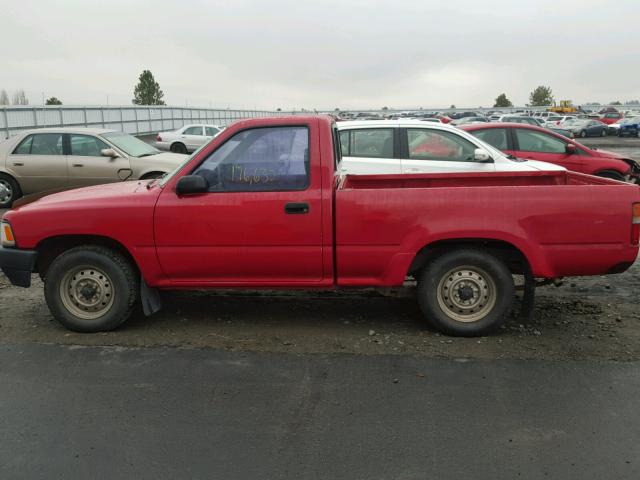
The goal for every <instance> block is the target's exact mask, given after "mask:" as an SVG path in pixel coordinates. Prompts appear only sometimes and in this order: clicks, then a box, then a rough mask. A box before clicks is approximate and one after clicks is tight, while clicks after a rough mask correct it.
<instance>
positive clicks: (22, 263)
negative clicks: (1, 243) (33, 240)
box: [0, 247, 38, 288]
mask: <svg viewBox="0 0 640 480" xmlns="http://www.w3.org/2000/svg"><path fill="white" fill-rule="evenodd" d="M37 258H38V252H36V251H35V250H20V249H18V248H3V247H0V269H2V271H3V272H4V274H5V275H6V276H7V278H8V279H9V281H10V282H11V283H12V284H14V285H15V286H16V287H25V288H27V287H30V286H31V274H32V273H33V271H34V269H35V266H36V260H37Z"/></svg>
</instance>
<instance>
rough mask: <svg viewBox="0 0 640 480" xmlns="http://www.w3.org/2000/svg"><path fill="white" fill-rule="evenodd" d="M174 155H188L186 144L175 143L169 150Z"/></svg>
mask: <svg viewBox="0 0 640 480" xmlns="http://www.w3.org/2000/svg"><path fill="white" fill-rule="evenodd" d="M169 150H171V151H172V152H173V153H187V147H186V145H185V144H184V143H180V142H175V143H172V144H171V147H170V148H169Z"/></svg>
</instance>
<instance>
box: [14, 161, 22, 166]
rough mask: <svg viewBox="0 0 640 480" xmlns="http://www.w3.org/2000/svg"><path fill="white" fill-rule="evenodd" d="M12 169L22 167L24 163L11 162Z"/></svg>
mask: <svg viewBox="0 0 640 480" xmlns="http://www.w3.org/2000/svg"><path fill="white" fill-rule="evenodd" d="M13 166H14V167H24V163H22V162H13Z"/></svg>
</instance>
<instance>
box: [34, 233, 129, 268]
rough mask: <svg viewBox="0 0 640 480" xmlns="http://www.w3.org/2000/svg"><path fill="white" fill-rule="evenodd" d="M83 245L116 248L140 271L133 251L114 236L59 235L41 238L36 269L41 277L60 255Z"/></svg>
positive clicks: (37, 247)
mask: <svg viewBox="0 0 640 480" xmlns="http://www.w3.org/2000/svg"><path fill="white" fill-rule="evenodd" d="M81 245H98V246H101V247H106V248H110V249H112V250H115V251H117V252H119V253H121V254H122V255H124V257H125V258H126V259H127V260H128V261H129V262H130V263H131V265H132V266H133V267H134V268H135V269H136V271H137V272H140V266H139V265H138V262H137V261H136V259H135V258H134V256H133V255H132V254H131V252H130V251H129V250H128V249H127V248H126V247H125V246H124V245H123V244H122V243H120V242H118V241H117V240H114V239H113V238H110V237H106V236H101V235H59V236H55V237H49V238H46V239H44V240H41V241H40V242H39V243H38V245H37V246H36V251H37V252H38V260H37V262H36V271H37V272H38V273H39V275H40V277H41V278H44V277H45V276H46V274H47V270H48V269H49V266H50V265H51V263H52V262H53V261H54V260H55V259H56V258H57V257H58V256H59V255H61V254H62V253H64V252H66V251H67V250H70V249H72V248H75V247H79V246H81Z"/></svg>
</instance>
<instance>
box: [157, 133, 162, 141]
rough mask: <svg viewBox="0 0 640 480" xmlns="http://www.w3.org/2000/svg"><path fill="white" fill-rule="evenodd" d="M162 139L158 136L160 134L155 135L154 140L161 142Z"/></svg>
mask: <svg viewBox="0 0 640 480" xmlns="http://www.w3.org/2000/svg"><path fill="white" fill-rule="evenodd" d="M161 141H162V137H161V136H160V134H158V135H157V136H156V142H161Z"/></svg>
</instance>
